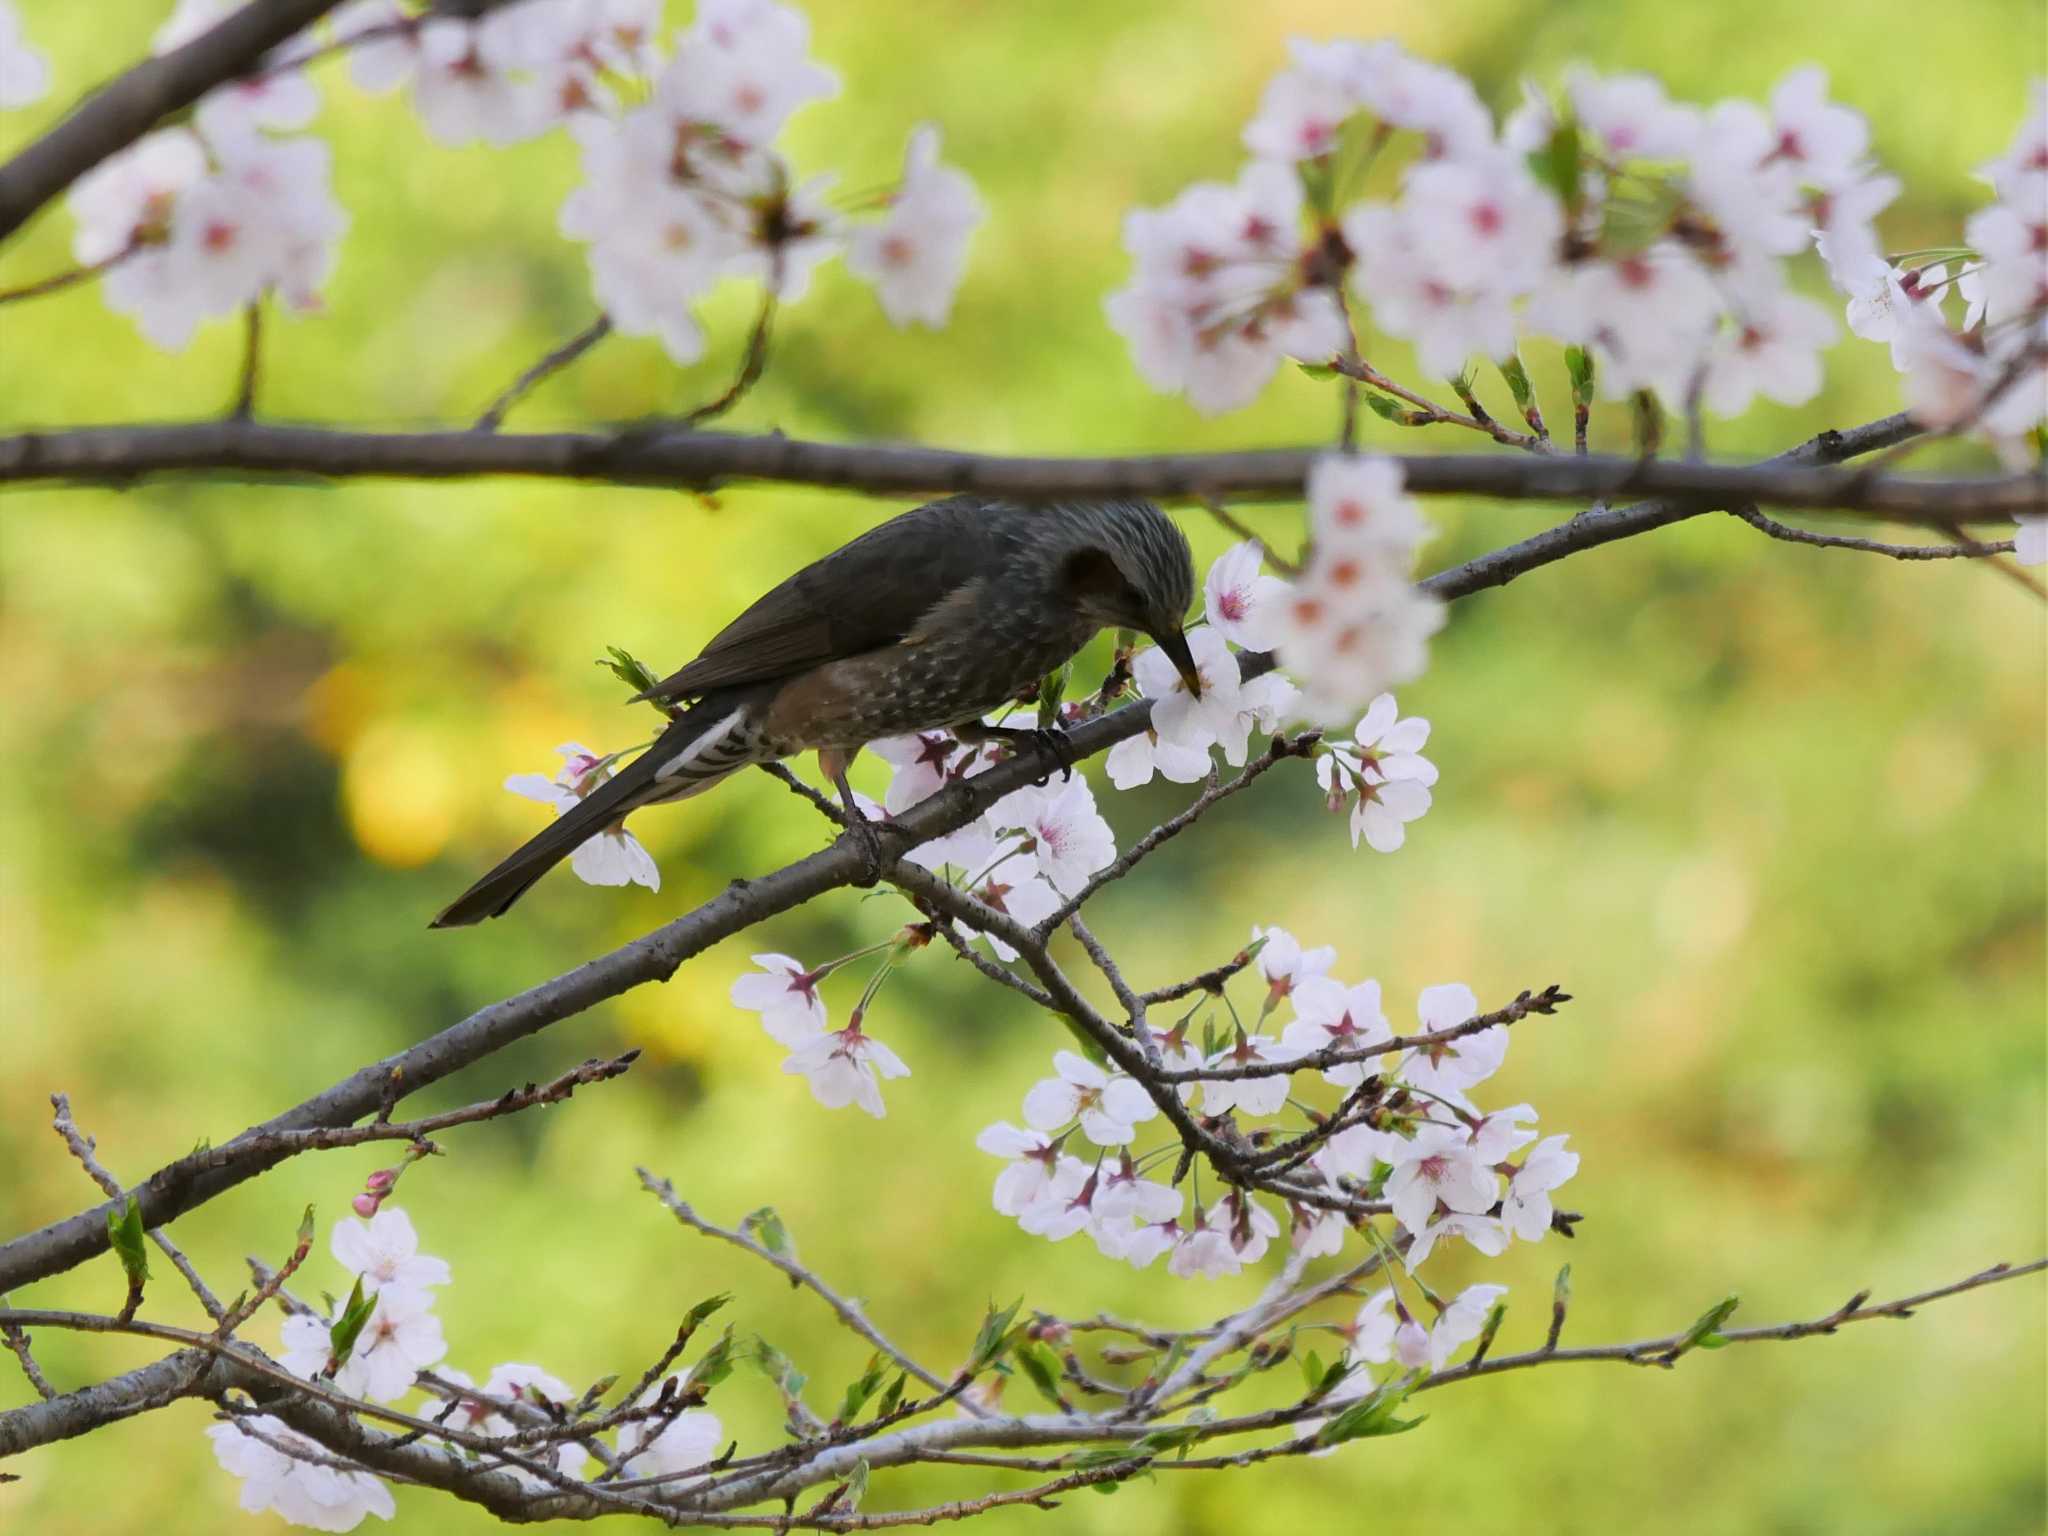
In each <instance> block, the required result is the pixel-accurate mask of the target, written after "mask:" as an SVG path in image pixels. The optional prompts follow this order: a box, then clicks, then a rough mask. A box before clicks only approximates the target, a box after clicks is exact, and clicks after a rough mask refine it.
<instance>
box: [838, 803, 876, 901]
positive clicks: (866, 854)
mask: <svg viewBox="0 0 2048 1536" xmlns="http://www.w3.org/2000/svg"><path fill="white" fill-rule="evenodd" d="M846 830H847V833H848V835H849V836H851V837H852V838H853V845H854V847H855V848H857V849H858V850H859V851H860V856H861V872H860V877H859V878H858V879H856V880H855V881H854V882H853V883H854V884H855V885H857V886H859V887H861V888H862V889H863V890H866V889H867V888H868V887H870V886H875V885H880V884H881V883H882V866H883V856H882V832H881V829H880V828H879V827H877V826H876V825H875V824H874V823H873V822H872V821H870V820H869V819H868V818H867V817H865V816H863V815H861V813H860V812H859V811H855V812H854V813H853V814H852V815H851V816H849V817H848V818H847V820H846Z"/></svg>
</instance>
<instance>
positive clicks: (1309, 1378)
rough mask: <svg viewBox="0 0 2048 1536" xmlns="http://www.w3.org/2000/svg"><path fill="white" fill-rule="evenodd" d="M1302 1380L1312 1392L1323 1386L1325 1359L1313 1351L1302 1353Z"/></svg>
mask: <svg viewBox="0 0 2048 1536" xmlns="http://www.w3.org/2000/svg"><path fill="white" fill-rule="evenodd" d="M1301 1379H1302V1383H1303V1384H1304V1385H1305V1386H1306V1387H1307V1388H1308V1389H1309V1391H1310V1392H1314V1391H1316V1390H1317V1389H1318V1388H1319V1387H1321V1385H1322V1382H1323V1357H1322V1356H1321V1355H1319V1354H1317V1353H1316V1352H1315V1351H1314V1350H1312V1349H1309V1350H1303V1351H1302V1354H1301Z"/></svg>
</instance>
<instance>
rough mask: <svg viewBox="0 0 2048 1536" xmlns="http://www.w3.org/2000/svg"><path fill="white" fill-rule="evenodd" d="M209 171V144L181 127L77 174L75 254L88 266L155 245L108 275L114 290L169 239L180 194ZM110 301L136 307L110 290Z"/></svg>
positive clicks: (73, 209)
mask: <svg viewBox="0 0 2048 1536" xmlns="http://www.w3.org/2000/svg"><path fill="white" fill-rule="evenodd" d="M205 175H206V150H205V147H204V146H203V145H201V144H200V142H199V138H198V135H196V134H194V133H191V132H189V131H188V130H186V129H183V128H165V129H162V130H160V131H158V132H156V133H152V134H150V135H149V136H148V137H147V138H144V139H140V140H138V141H137V142H136V143H135V144H134V145H132V146H130V147H129V148H128V149H125V150H123V151H122V152H121V153H119V154H117V155H111V156H109V157H108V158H107V159H105V160H103V161H101V162H100V163H99V164H98V165H96V166H94V167H93V168H92V169H91V170H90V171H87V172H86V173H85V174H84V175H83V176H81V177H79V178H78V182H77V184H76V185H75V186H73V187H72V189H71V196H70V205H71V212H72V215H73V216H74V217H75V218H76V219H77V220H78V233H77V234H76V235H75V236H73V237H72V242H71V254H72V255H74V256H75V257H77V258H78V260H79V261H80V262H81V263H83V264H85V265H88V266H90V265H92V264H94V263H97V262H102V261H105V260H107V259H108V258H110V257H112V256H115V255H118V254H119V253H120V252H122V251H124V250H126V249H128V248H129V247H130V246H137V247H149V248H152V249H151V250H149V251H145V252H144V254H143V256H142V257H141V258H140V259H138V260H132V261H129V262H127V263H126V264H125V265H124V266H123V267H122V268H117V269H116V270H115V271H114V272H111V273H109V274H108V276H107V286H108V287H109V288H110V289H111V288H112V287H113V285H114V284H115V283H116V282H117V281H118V280H120V279H121V278H123V277H124V276H126V275H127V274H128V273H129V272H132V271H134V270H135V269H137V268H138V267H141V266H143V265H145V263H147V262H148V261H150V260H151V259H152V255H153V252H154V250H155V249H160V248H161V247H162V246H163V244H164V243H165V242H166V241H167V240H168V239H169V237H170V229H171V219H172V215H173V213H174V211H175V209H176V207H177V202H178V198H179V196H180V194H182V193H183V192H184V191H185V190H186V189H187V188H189V187H191V186H193V185H195V184H196V183H198V182H199V181H200V180H201V179H202V178H204V176H205ZM131 281H132V279H131ZM107 303H108V307H109V308H113V309H117V310H118V309H122V308H124V307H125V308H130V309H132V308H134V305H133V304H132V303H130V304H128V305H125V306H124V305H121V304H117V303H115V301H114V297H113V295H112V294H111V293H109V295H108V299H107Z"/></svg>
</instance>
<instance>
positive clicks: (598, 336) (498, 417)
mask: <svg viewBox="0 0 2048 1536" xmlns="http://www.w3.org/2000/svg"><path fill="white" fill-rule="evenodd" d="M611 330H612V317H611V316H610V315H599V316H598V317H597V318H596V319H595V320H593V321H591V322H590V324H588V325H586V326H585V327H584V328H583V329H582V330H580V331H578V332H577V333H576V334H575V335H574V336H571V337H570V338H569V339H568V340H567V341H565V342H563V343H562V344H561V345H560V346H559V347H557V348H555V350H554V351H552V352H550V353H548V355H547V356H545V357H543V358H542V359H541V360H540V361H539V362H537V363H535V364H534V365H533V366H532V367H530V368H528V369H527V370H526V371H525V372H524V373H522V374H520V375H519V377H518V378H516V379H514V380H513V381H512V382H511V383H510V384H509V385H507V386H506V387H505V390H504V392H503V393H501V394H500V395H499V396H498V398H497V399H495V400H493V401H492V402H491V404H490V407H489V409H487V410H486V411H485V412H484V413H483V415H481V416H479V417H477V419H476V425H475V426H473V427H471V428H470V430H471V431H472V432H495V431H497V430H498V424H499V423H500V422H502V421H503V420H504V419H505V414H506V412H508V411H510V410H511V409H512V407H513V406H515V405H517V404H518V403H519V402H520V401H521V400H523V399H525V398H526V395H527V393H528V392H529V391H530V390H532V389H533V388H534V386H536V385H537V384H539V383H540V382H541V381H542V380H543V379H545V378H547V377H548V376H549V375H551V374H555V373H560V372H561V371H562V370H563V369H564V368H566V367H568V366H569V365H570V364H571V363H573V362H575V361H576V359H577V358H579V357H581V356H582V355H583V354H584V353H586V352H588V351H589V350H590V349H591V348H592V347H594V346H596V345H597V344H598V343H599V342H600V341H603V340H604V339H605V337H607V336H609V335H610V334H611Z"/></svg>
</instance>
